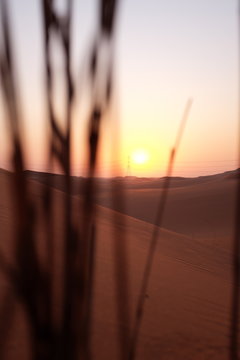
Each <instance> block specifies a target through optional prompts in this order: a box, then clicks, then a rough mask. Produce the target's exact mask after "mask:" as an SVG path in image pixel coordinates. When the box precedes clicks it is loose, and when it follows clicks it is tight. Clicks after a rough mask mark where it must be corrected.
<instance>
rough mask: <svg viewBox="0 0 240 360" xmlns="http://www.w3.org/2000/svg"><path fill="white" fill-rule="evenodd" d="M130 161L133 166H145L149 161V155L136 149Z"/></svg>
mask: <svg viewBox="0 0 240 360" xmlns="http://www.w3.org/2000/svg"><path fill="white" fill-rule="evenodd" d="M131 159H132V161H133V163H134V164H137V165H143V164H146V163H147V162H148V160H149V154H148V152H147V151H146V150H143V149H138V150H135V151H133V153H132V155H131Z"/></svg>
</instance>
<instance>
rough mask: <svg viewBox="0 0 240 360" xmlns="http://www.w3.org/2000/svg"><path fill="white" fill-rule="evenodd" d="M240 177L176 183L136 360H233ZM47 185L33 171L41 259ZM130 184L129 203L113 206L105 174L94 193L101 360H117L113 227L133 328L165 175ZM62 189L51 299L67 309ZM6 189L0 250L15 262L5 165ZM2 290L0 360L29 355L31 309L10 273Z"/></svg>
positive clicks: (0, 202)
mask: <svg viewBox="0 0 240 360" xmlns="http://www.w3.org/2000/svg"><path fill="white" fill-rule="evenodd" d="M33 175H34V176H33ZM29 178H31V176H29ZM33 178H34V179H33ZM236 179H237V176H236V173H235V172H231V173H225V174H219V175H215V176H212V177H211V176H210V177H206V178H196V179H178V178H176V179H175V180H173V182H172V185H171V188H170V192H169V198H168V200H167V206H166V212H165V215H164V220H163V224H162V228H161V230H160V234H159V239H158V245H157V250H156V253H155V256H154V263H153V268H152V272H151V277H150V282H149V287H148V291H147V294H146V298H145V307H144V315H143V321H142V325H141V329H140V338H139V343H138V347H137V356H136V359H139V360H146V359H148V360H155V359H156V360H157V359H164V360H173V359H178V360H183V359H184V360H188V359H189V360H190V359H197V360H200V359H216V360H223V359H228V356H229V355H228V348H229V325H230V301H231V284H232V280H231V275H232V273H231V271H232V265H231V263H232V258H231V256H232V253H231V252H232V242H233V229H234V214H235V213H234V207H235V189H236V183H237V181H236ZM115 181H121V180H119V179H115ZM43 183H44V181H43V180H42V178H41V175H39V178H38V177H37V176H36V174H32V179H30V180H29V187H30V193H31V197H32V199H33V201H34V202H35V204H36V205H37V208H38V223H37V224H36V231H37V232H38V248H39V254H40V256H41V259H42V262H43V263H44V261H45V257H46V248H45V247H44V244H43V243H42V242H43V238H44V234H43V231H42V229H43V226H42V221H43V220H42V211H43V208H42V191H43V188H44V186H46V185H44V184H43ZM126 183H127V185H126V186H125V187H126V189H125V190H124V191H125V194H126V196H125V208H124V209H123V208H122V207H121V206H122V205H121V206H120V205H119V207H118V204H119V202H118V201H115V202H114V204H113V203H112V200H111V198H110V195H109V194H110V192H109V190H108V189H109V186H108V184H106V181H102V185H101V184H100V185H99V192H98V195H97V196H96V203H98V205H96V211H97V215H96V216H97V247H96V254H95V256H96V266H95V276H94V291H93V314H92V330H91V344H92V346H91V349H92V355H93V359H97V360H106V359H116V360H117V359H120V353H119V344H118V330H119V321H118V318H117V315H116V313H117V309H116V303H117V299H116V281H115V280H116V278H115V275H114V264H115V255H114V247H115V242H116V238H115V237H114V234H116V231H117V232H118V233H119V232H120V233H121V234H122V235H123V236H125V244H126V253H127V264H126V265H125V266H126V268H125V270H126V271H127V274H128V279H129V298H128V302H129V304H128V305H129V308H128V310H129V321H128V324H122V325H123V326H127V327H128V328H129V329H130V331H131V328H132V324H133V317H134V313H135V308H136V300H137V296H138V293H139V288H140V283H141V279H142V274H143V269H144V265H145V261H146V256H147V250H148V247H149V241H150V238H151V233H152V231H153V227H154V225H153V223H154V220H155V219H154V215H155V211H156V206H157V203H158V200H159V196H160V193H161V191H162V190H161V186H162V185H161V181H160V180H157V179H152V180H151V181H150V180H146V179H140V180H139V179H133V178H132V179H130V178H129V179H125V184H126ZM55 187H56V189H55V190H54V206H55V210H54V211H55V218H54V219H55V220H54V233H55V238H56V239H58V241H57V242H56V243H55V244H54V251H55V252H54V253H55V270H54V278H55V288H54V293H55V304H54V306H55V307H56V312H57V311H58V309H59V308H60V307H61V302H60V300H59V296H58V295H59V284H60V279H61V265H62V263H61V252H62V240H61V236H62V232H63V229H62V221H61V217H62V215H63V209H62V204H63V198H64V192H63V191H61V186H60V185H59V184H57V183H55ZM0 189H1V196H0V232H1V244H0V250H1V253H2V254H3V256H4V258H5V259H6V261H7V262H8V263H10V264H12V265H13V266H14V252H13V233H14V226H15V216H16V215H15V214H14V207H13V202H12V197H13V193H12V190H11V175H10V174H9V173H8V172H5V171H3V170H1V173H0ZM119 196H120V194H119ZM73 201H74V207H75V217H76V221H78V218H79V217H80V216H81V214H80V210H79V202H80V201H81V196H77V194H76V193H75V194H73ZM123 211H124V213H123ZM0 293H1V295H0V299H1V302H0V306H1V308H0V311H1V313H4V311H3V310H4V307H6V311H5V313H6V314H8V317H9V309H10V318H11V319H10V318H8V317H7V316H6V322H5V324H7V325H6V326H5V328H2V327H1V328H0V338H1V342H0V348H1V349H2V350H4V352H2V356H3V355H4V357H1V358H3V359H11V360H12V359H16V358H18V359H30V358H31V357H30V350H29V348H28V342H29V335H30V334H29V333H30V331H29V327H28V324H27V320H26V314H25V312H24V308H23V306H22V304H21V303H20V302H19V299H18V297H17V295H16V294H15V293H14V291H13V289H12V286H11V281H10V280H9V278H8V276H7V275H6V273H5V272H4V270H1V272H0ZM6 298H7V299H8V301H5V299H6ZM2 323H3V322H2ZM0 356H1V353H0ZM16 356H17V357H16Z"/></svg>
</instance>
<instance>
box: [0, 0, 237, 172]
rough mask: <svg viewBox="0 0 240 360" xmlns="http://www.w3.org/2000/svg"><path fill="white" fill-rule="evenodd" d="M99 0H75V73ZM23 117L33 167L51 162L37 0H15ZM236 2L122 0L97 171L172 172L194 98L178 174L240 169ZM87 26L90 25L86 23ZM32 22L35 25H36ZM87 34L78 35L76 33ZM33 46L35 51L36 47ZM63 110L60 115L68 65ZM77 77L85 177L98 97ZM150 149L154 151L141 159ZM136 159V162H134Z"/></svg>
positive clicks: (2, 135)
mask: <svg viewBox="0 0 240 360" xmlns="http://www.w3.org/2000/svg"><path fill="white" fill-rule="evenodd" d="M96 4H97V2H96V1H94V0H89V1H88V2H81V1H76V2H75V11H74V18H73V49H74V54H73V73H74V77H75V79H81V76H82V71H83V72H84V59H86V55H87V53H88V49H89V46H90V44H91V40H90V39H92V37H91V35H92V34H94V29H95V24H96ZM9 5H10V10H11V20H12V24H13V35H14V45H15V47H14V52H15V55H16V60H17V79H18V93H19V95H20V96H19V97H20V102H21V114H22V115H23V117H22V118H23V130H24V131H23V133H24V144H25V155H26V167H27V168H30V169H33V170H39V171H56V172H59V168H58V167H54V169H48V168H47V155H48V146H47V133H48V131H47V128H48V126H47V120H46V99H45V94H44V77H43V74H44V72H43V44H42V33H41V17H40V16H39V14H40V6H39V2H38V0H33V1H31V3H29V2H28V4H27V3H25V5H24V6H19V2H18V0H9ZM236 10H237V1H235V0H221V1H218V0H213V1H211V2H209V0H201V1H200V0H199V1H196V2H195V1H194V2H192V0H169V1H167V2H159V1H158V0H153V1H151V2H146V1H137V0H129V1H128V2H126V1H123V2H122V3H121V6H120V11H119V13H118V22H117V33H116V43H115V50H116V54H115V63H116V64H115V74H114V79H115V95H114V100H113V104H112V108H111V110H110V113H109V115H108V117H107V118H105V119H103V124H102V128H101V139H100V151H99V156H98V165H97V171H96V175H97V176H118V175H122V176H125V175H129V174H130V175H133V176H164V175H165V173H166V168H167V163H168V158H169V155H170V151H171V149H172V146H173V145H174V142H175V138H176V134H177V130H178V127H179V124H180V121H181V117H182V113H183V110H184V107H185V104H186V101H187V99H188V98H189V97H192V98H193V106H192V109H191V112H190V115H189V119H188V122H187V126H186V129H185V132H184V134H183V138H182V141H181V144H180V148H179V150H178V153H177V156H176V162H175V166H174V173H173V175H179V176H197V175H205V174H212V173H219V172H223V171H226V170H232V169H235V168H237V167H238V150H237V149H238V81H237V79H238V55H237V51H238V49H237V11H236ZM79 24H81V32H80V28H79V26H80V25H79ZM29 29H31V32H29ZM79 33H80V34H81V35H78V36H77V35H76V34H79ZM29 49H31V51H29ZM55 61H56V64H57V69H58V70H57V71H58V72H57V74H58V77H57V79H58V80H57V84H56V89H57V91H56V94H57V95H56V104H57V106H56V108H57V109H58V113H59V117H61V113H62V109H61V104H62V101H61V98H62V88H61V76H62V64H61V62H59V58H58V50H57V49H56V54H55ZM83 90H84V87H83V89H82V87H81V86H80V84H77V91H78V98H77V101H76V104H75V109H74V119H73V132H72V138H73V143H72V150H73V151H72V172H73V174H74V175H86V173H87V172H86V168H87V166H86V163H87V146H86V133H87V118H88V109H89V106H88V104H89V98H88V96H87V94H85V93H84V92H83ZM139 149H141V150H142V151H145V152H146V153H148V159H147V160H146V161H144V162H142V163H137V162H136V161H134V159H133V153H134V152H135V151H136V150H139ZM129 159H130V160H129ZM0 167H4V168H10V143H9V138H8V129H7V126H6V122H5V116H4V112H3V102H2V98H1V96H0Z"/></svg>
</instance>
